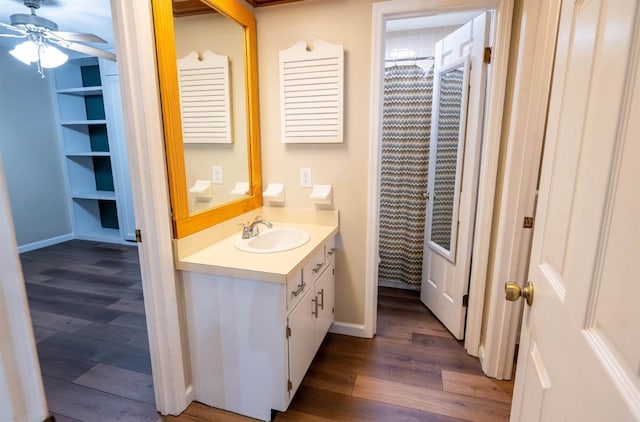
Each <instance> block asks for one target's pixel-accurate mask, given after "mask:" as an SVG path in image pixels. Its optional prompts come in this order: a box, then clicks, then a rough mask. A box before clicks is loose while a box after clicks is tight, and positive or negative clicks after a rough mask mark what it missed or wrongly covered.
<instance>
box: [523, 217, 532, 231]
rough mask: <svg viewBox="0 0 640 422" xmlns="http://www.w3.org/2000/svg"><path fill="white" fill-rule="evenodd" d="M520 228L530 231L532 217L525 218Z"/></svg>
mask: <svg viewBox="0 0 640 422" xmlns="http://www.w3.org/2000/svg"><path fill="white" fill-rule="evenodd" d="M522 227H524V228H525V229H530V228H532V227H533V217H525V218H524V222H523V223H522Z"/></svg>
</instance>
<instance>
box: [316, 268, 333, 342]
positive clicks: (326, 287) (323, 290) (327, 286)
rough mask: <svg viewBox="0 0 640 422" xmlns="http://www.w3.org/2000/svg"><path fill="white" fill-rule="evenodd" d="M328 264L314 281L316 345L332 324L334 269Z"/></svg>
mask: <svg viewBox="0 0 640 422" xmlns="http://www.w3.org/2000/svg"><path fill="white" fill-rule="evenodd" d="M334 268H335V267H334V266H333V264H332V265H330V266H329V267H328V268H327V269H326V271H325V272H324V273H322V275H321V276H320V278H319V279H318V282H317V283H316V289H315V291H316V298H317V302H318V317H317V320H316V347H320V343H322V340H324V336H325V335H326V334H327V331H329V327H331V324H333V319H334V305H335V271H334Z"/></svg>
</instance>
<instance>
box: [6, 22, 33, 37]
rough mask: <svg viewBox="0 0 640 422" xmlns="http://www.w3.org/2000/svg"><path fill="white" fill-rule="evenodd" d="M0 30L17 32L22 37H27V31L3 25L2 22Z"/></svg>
mask: <svg viewBox="0 0 640 422" xmlns="http://www.w3.org/2000/svg"><path fill="white" fill-rule="evenodd" d="M0 28H5V29H9V30H11V31H14V32H17V33H19V34H22V35H23V36H24V35H27V31H25V30H23V29H21V28H17V27H15V26H13V25H9V24H7V23H4V22H0Z"/></svg>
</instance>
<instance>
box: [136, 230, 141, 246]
mask: <svg viewBox="0 0 640 422" xmlns="http://www.w3.org/2000/svg"><path fill="white" fill-rule="evenodd" d="M136 243H142V233H141V232H140V229H136Z"/></svg>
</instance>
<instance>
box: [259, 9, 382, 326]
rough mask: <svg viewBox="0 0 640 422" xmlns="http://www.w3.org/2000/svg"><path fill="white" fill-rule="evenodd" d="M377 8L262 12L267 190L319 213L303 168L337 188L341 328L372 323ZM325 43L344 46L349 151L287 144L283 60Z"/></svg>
mask: <svg viewBox="0 0 640 422" xmlns="http://www.w3.org/2000/svg"><path fill="white" fill-rule="evenodd" d="M372 3H374V1H373V0H305V1H303V2H299V3H291V4H285V5H280V6H273V7H264V8H256V9H255V10H254V12H255V15H256V19H257V24H258V71H259V75H260V77H259V82H260V127H261V131H260V133H261V138H262V139H261V142H262V178H263V182H264V183H265V186H266V183H269V182H279V183H284V184H285V186H286V203H285V205H286V206H291V207H305V208H310V207H313V204H312V203H311V201H310V200H309V199H308V196H309V193H310V189H309V188H301V187H300V185H299V169H300V167H310V168H311V169H312V181H313V183H316V184H331V185H333V191H334V194H333V199H334V205H335V207H336V208H337V209H339V210H340V236H339V238H338V255H337V261H336V320H338V321H341V322H349V323H355V324H362V323H364V293H365V271H366V268H365V256H366V240H367V234H366V223H367V207H368V204H367V183H368V159H369V91H370V80H371V71H370V60H371V5H372ZM316 38H320V39H323V40H325V41H327V42H330V43H334V44H343V45H344V51H345V61H344V63H345V67H344V78H345V82H344V87H345V90H344V134H345V135H344V143H342V144H324V145H323V144H316V145H303V144H287V145H285V144H282V143H281V140H280V94H279V84H280V81H279V67H278V66H279V64H278V52H279V51H280V50H283V49H286V48H289V47H291V46H292V45H293V44H295V43H296V42H298V41H306V42H308V43H312V42H313V40H314V39H316Z"/></svg>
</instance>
